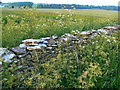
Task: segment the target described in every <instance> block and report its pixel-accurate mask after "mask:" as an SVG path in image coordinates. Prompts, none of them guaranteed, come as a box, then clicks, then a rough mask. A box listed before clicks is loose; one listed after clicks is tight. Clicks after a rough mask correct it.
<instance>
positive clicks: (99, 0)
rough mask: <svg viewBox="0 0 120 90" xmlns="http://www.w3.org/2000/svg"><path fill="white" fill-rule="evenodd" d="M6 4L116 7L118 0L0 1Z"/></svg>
mask: <svg viewBox="0 0 120 90" xmlns="http://www.w3.org/2000/svg"><path fill="white" fill-rule="evenodd" d="M0 1H2V2H4V3H6V2H24V1H30V2H34V3H56V4H81V5H115V6H118V2H119V1H120V0H0Z"/></svg>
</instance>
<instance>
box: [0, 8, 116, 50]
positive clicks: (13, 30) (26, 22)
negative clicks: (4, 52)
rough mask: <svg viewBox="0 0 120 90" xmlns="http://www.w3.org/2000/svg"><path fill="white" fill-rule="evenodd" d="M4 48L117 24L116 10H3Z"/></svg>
mask: <svg viewBox="0 0 120 90" xmlns="http://www.w3.org/2000/svg"><path fill="white" fill-rule="evenodd" d="M2 16H3V17H2V26H3V31H2V35H3V36H2V42H3V47H8V48H10V47H13V46H17V45H19V44H20V43H21V41H22V40H23V39H28V38H41V37H48V36H52V35H58V36H61V35H63V34H64V33H70V32H71V31H74V30H79V31H84V30H91V29H98V28H101V27H103V26H109V25H116V24H118V18H117V17H118V13H117V11H107V10H94V9H93V10H92V9H90V10H74V9H72V10H71V9H3V10H2Z"/></svg>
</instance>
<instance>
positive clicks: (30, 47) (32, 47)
mask: <svg viewBox="0 0 120 90" xmlns="http://www.w3.org/2000/svg"><path fill="white" fill-rule="evenodd" d="M39 49H41V47H40V46H28V47H27V50H30V51H31V50H39Z"/></svg>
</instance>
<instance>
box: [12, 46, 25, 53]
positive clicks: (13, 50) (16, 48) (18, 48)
mask: <svg viewBox="0 0 120 90" xmlns="http://www.w3.org/2000/svg"><path fill="white" fill-rule="evenodd" d="M10 50H11V51H12V52H13V53H14V54H16V55H21V54H25V53H27V50H26V48H20V47H14V48H11V49H10Z"/></svg>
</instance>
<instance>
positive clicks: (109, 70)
mask: <svg viewBox="0 0 120 90" xmlns="http://www.w3.org/2000/svg"><path fill="white" fill-rule="evenodd" d="M118 23H120V22H118V16H117V11H106V10H67V9H3V11H2V42H3V47H7V48H11V47H14V46H17V45H19V44H20V43H21V41H22V40H23V39H28V38H37V39H39V38H41V37H47V36H52V35H58V36H61V35H63V34H64V33H72V31H75V30H79V31H85V30H91V29H99V28H102V27H104V26H110V25H116V24H118ZM118 33H119V31H118V32H116V33H114V34H113V35H112V36H114V37H112V36H107V35H104V34H102V35H94V37H95V38H89V39H87V40H84V42H83V43H84V44H85V45H84V46H82V45H81V42H76V43H74V44H73V45H72V47H70V43H69V40H68V41H66V42H61V44H60V45H59V46H58V47H57V49H56V51H55V53H53V55H54V56H53V57H51V55H52V54H48V53H47V51H45V50H42V51H38V52H35V51H31V52H30V55H28V56H26V57H28V58H29V60H26V58H21V59H18V60H17V62H16V58H15V60H14V59H12V62H10V63H9V62H5V60H3V59H2V58H0V62H1V61H2V72H1V73H0V75H2V80H0V83H1V82H2V87H3V89H4V88H5V89H7V88H15V89H16V88H30V89H31V88H36V89H39V88H114V89H115V90H117V88H120V86H119V84H120V75H119V73H118V71H119V70H118V68H119V51H118V48H119V39H118V35H119V34H118ZM80 40H81V39H80ZM88 42H89V43H88ZM86 43H87V44H86ZM41 61H43V62H44V63H41Z"/></svg>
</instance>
